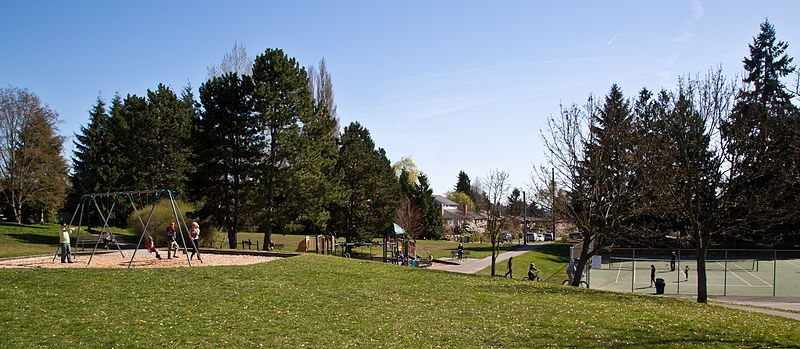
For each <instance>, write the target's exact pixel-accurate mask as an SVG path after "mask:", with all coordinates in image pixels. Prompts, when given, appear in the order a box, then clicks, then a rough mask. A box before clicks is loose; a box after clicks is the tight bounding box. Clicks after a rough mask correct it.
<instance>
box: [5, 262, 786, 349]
mask: <svg viewBox="0 0 800 349" xmlns="http://www.w3.org/2000/svg"><path fill="white" fill-rule="evenodd" d="M0 280H2V281H0V323H3V324H4V325H3V327H2V330H0V334H2V335H0V347H3V348H11V347H20V348H29V347H74V346H76V345H78V346H80V347H111V346H123V347H125V346H147V347H156V346H169V347H258V346H261V345H263V346H265V347H301V346H313V347H342V346H359V347H378V346H388V347H434V346H443V347H543V346H595V345H608V346H625V345H637V346H643V347H658V346H664V347H670V346H675V347H678V346H681V347H682V346H687V345H690V346H697V345H700V344H702V345H707V346H718V347H737V346H742V347H753V346H797V345H800V322H797V321H793V320H788V319H783V318H777V317H770V316H767V315H763V314H758V313H748V312H743V311H738V310H732V309H726V308H721V307H716V306H708V305H699V304H696V303H693V302H691V301H686V300H678V299H672V298H660V297H652V296H641V295H631V294H622V293H608V292H601V291H594V290H585V289H574V288H564V287H560V286H552V285H548V284H544V283H528V282H522V281H513V280H507V279H501V278H489V277H483V276H476V275H460V274H451V273H446V272H440V271H433V270H423V269H412V268H407V267H399V266H393V265H387V264H382V263H377V262H368V261H359V260H352V259H343V258H338V257H330V256H317V255H303V256H299V257H293V258H288V259H283V260H279V261H273V262H268V263H262V264H258V265H252V266H236V267H198V268H177V269H138V270H125V269H107V270H97V269H73V270H56V269H48V270H44V269H40V270H22V269H0Z"/></svg>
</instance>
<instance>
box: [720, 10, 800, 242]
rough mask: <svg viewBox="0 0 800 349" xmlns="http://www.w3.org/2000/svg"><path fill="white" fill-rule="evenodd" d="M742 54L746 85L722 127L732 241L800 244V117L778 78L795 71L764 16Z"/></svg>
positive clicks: (782, 44)
mask: <svg viewBox="0 0 800 349" xmlns="http://www.w3.org/2000/svg"><path fill="white" fill-rule="evenodd" d="M749 48H750V57H746V58H745V59H744V68H745V70H746V72H747V77H746V78H745V79H744V82H745V83H746V90H745V91H744V92H742V93H740V95H739V98H738V101H737V104H736V106H735V108H734V110H733V113H732V114H731V115H730V117H729V118H728V119H727V120H724V122H723V124H722V127H721V132H722V136H723V141H724V143H723V144H724V146H725V148H726V152H727V153H728V154H729V161H730V163H731V170H730V181H731V191H732V194H733V195H735V196H737V197H738V198H739V200H738V203H739V204H738V205H736V206H735V207H732V209H731V211H730V217H729V219H730V220H733V221H735V222H736V223H737V224H735V225H734V227H733V228H732V229H731V231H730V232H731V237H733V238H734V239H735V241H743V242H745V243H756V244H759V245H761V246H777V245H784V246H791V245H796V244H798V243H800V241H798V239H797V234H796V231H797V228H798V226H800V214H799V213H798V212H800V200H798V198H800V178H798V177H797V173H800V160H798V159H800V141H798V140H799V139H800V116H799V115H798V110H797V108H796V107H795V106H794V105H793V104H792V103H791V96H792V93H791V92H790V91H788V90H787V89H786V87H785V86H784V85H783V83H782V82H781V79H783V78H785V77H786V76H787V75H789V74H791V73H792V72H794V71H795V67H794V66H793V65H791V63H792V58H791V57H788V56H787V55H786V50H787V48H788V44H786V43H785V42H783V41H777V38H776V36H775V29H774V27H773V26H772V25H771V24H770V23H769V22H767V21H765V22H764V23H762V24H761V32H760V33H759V34H758V36H756V37H755V38H754V39H753V43H752V44H750V45H749Z"/></svg>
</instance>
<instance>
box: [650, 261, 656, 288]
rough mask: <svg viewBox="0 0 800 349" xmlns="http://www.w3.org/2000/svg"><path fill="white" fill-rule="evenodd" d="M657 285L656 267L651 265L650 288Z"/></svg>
mask: <svg viewBox="0 0 800 349" xmlns="http://www.w3.org/2000/svg"><path fill="white" fill-rule="evenodd" d="M655 283H656V266H655V265H653V264H650V287H653V284H655Z"/></svg>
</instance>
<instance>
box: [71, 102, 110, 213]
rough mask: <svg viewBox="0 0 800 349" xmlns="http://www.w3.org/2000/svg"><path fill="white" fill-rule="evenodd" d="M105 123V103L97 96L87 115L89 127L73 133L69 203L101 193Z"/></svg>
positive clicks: (104, 159) (103, 168)
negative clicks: (83, 196)
mask: <svg viewBox="0 0 800 349" xmlns="http://www.w3.org/2000/svg"><path fill="white" fill-rule="evenodd" d="M108 122H109V115H108V112H107V111H106V104H105V102H104V101H103V100H102V99H101V98H100V97H97V104H95V106H94V108H92V111H91V112H89V124H88V125H87V126H81V134H76V135H75V141H74V142H73V143H74V144H75V152H74V156H73V157H72V169H73V170H72V178H71V180H72V192H73V196H74V197H73V200H72V201H77V200H78V199H79V196H80V195H83V194H88V193H99V192H101V189H100V188H101V183H103V182H104V178H102V173H104V172H105V171H106V169H105V167H106V166H108V164H107V159H106V156H107V155H108V139H107V136H108V135H107V132H108ZM75 204H77V202H75Z"/></svg>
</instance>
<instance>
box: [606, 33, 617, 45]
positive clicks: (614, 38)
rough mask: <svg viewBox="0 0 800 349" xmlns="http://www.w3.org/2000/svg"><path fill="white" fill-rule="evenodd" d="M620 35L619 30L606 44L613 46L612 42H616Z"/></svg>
mask: <svg viewBox="0 0 800 349" xmlns="http://www.w3.org/2000/svg"><path fill="white" fill-rule="evenodd" d="M618 36H619V32H617V33H616V34H614V37H613V38H611V40H608V43H607V44H606V46H611V44H612V43H613V42H614V40H617V37H618Z"/></svg>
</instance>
